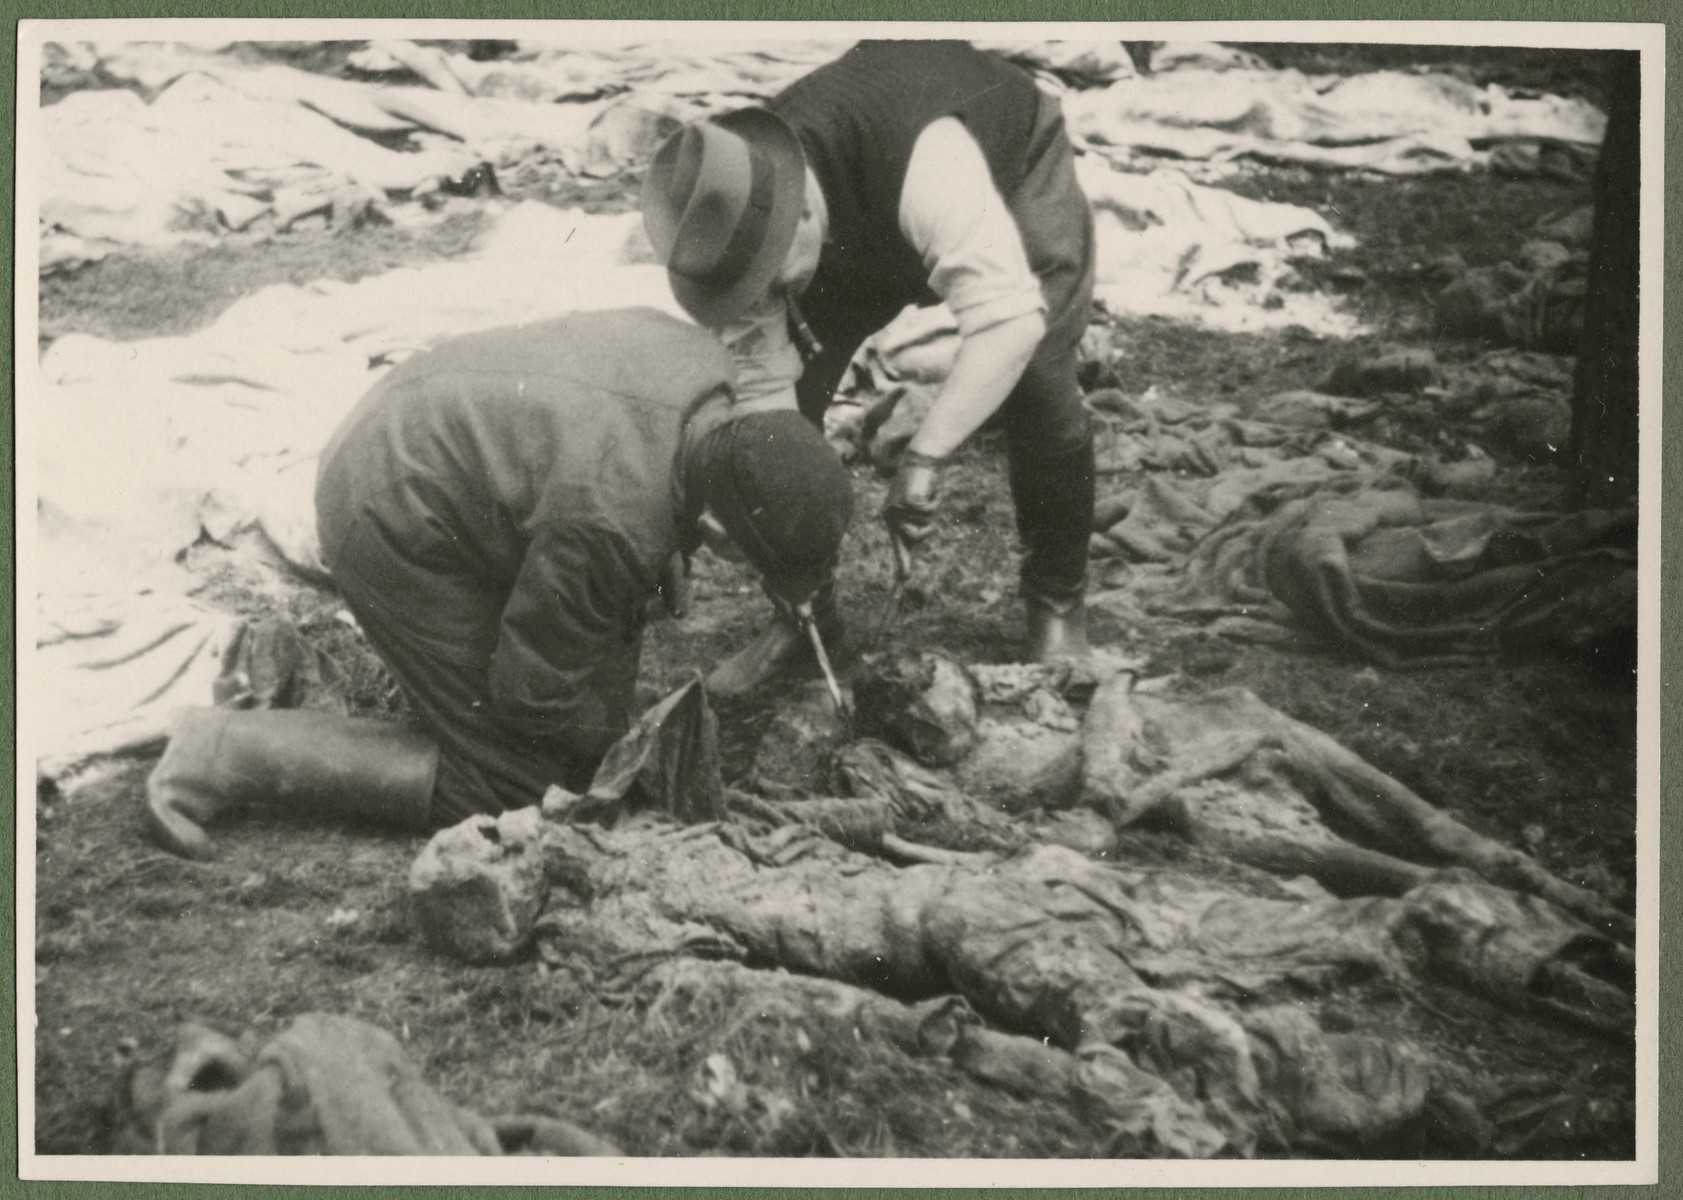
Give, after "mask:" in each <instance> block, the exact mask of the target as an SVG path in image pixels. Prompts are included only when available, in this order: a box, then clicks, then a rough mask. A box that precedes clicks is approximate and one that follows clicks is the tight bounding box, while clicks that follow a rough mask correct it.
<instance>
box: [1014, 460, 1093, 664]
mask: <svg viewBox="0 0 1683 1200" xmlns="http://www.w3.org/2000/svg"><path fill="white" fill-rule="evenodd" d="M1009 465H1010V479H1011V498H1012V500H1013V502H1014V503H1015V505H1016V509H1017V531H1018V534H1019V535H1020V536H1021V537H1022V540H1023V550H1024V554H1023V567H1022V595H1023V601H1024V604H1025V605H1026V606H1027V609H1028V635H1029V637H1028V640H1029V658H1030V660H1031V661H1033V662H1038V663H1050V662H1055V661H1058V660H1060V659H1072V658H1085V657H1086V656H1087V655H1088V654H1089V653H1090V648H1089V647H1088V645H1087V622H1086V611H1085V608H1084V606H1083V597H1084V596H1085V594H1086V591H1087V539H1088V537H1089V536H1090V535H1091V533H1092V530H1093V494H1094V482H1093V480H1094V474H1095V471H1094V461H1093V443H1092V441H1091V440H1088V441H1087V443H1086V444H1085V445H1082V446H1079V447H1077V448H1076V449H1074V450H1070V451H1066V452H1064V453H1061V454H1056V455H1049V456H1046V457H1044V458H1039V457H1031V456H1029V455H1026V454H1020V453H1014V454H1012V455H1011V456H1010V463H1009Z"/></svg>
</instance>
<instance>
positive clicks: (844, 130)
mask: <svg viewBox="0 0 1683 1200" xmlns="http://www.w3.org/2000/svg"><path fill="white" fill-rule="evenodd" d="M643 215H644V222H645V225H646V227H647V229H648V233H649V238H650V241H651V243H652V244H653V246H654V248H655V251H656V253H657V255H659V256H660V257H661V258H662V259H663V261H664V262H665V264H666V267H667V271H668V275H669V278H670V279H671V282H672V288H673V292H674V294H675V295H676V296H677V298H678V300H679V302H680V303H681V304H682V305H683V306H684V307H685V309H686V310H687V311H688V312H689V313H690V314H691V315H692V316H693V317H695V319H696V320H697V321H698V322H700V323H701V324H702V325H704V326H707V327H708V328H710V329H712V330H714V331H715V332H717V333H718V334H719V335H720V337H721V338H722V339H723V340H724V341H725V343H726V344H727V345H728V346H729V347H730V348H731V351H732V353H733V355H734V357H735V360H736V366H737V372H738V392H739V395H740V396H741V397H742V402H743V403H747V404H752V405H755V406H759V407H766V408H778V407H782V408H798V409H799V411H800V412H802V413H803V414H805V415H806V416H807V417H808V418H809V419H810V420H812V421H814V422H820V423H821V421H822V418H823V413H824V410H825V408H826V407H827V406H828V405H829V403H830V401H831V398H832V397H833V395H834V393H835V390H836V388H837V386H838V385H839V384H840V382H841V380H842V377H843V374H844V373H845V371H846V369H847V364H848V363H849V361H850V360H851V359H852V357H853V354H854V353H855V351H856V350H857V349H858V347H859V345H860V343H861V342H862V341H863V340H864V339H865V338H867V337H868V336H870V335H871V334H872V333H874V332H875V331H876V330H878V329H880V328H882V327H883V326H884V325H886V324H887V323H888V322H889V321H890V320H892V319H893V318H894V316H895V315H896V314H898V313H899V311H900V310H901V309H902V308H903V307H904V306H905V305H907V304H909V303H916V304H929V303H934V302H936V301H944V302H945V303H946V305H947V306H948V307H949V308H950V309H951V310H952V312H953V315H954V316H955V317H956V319H957V322H958V329H959V335H960V346H959V350H958V354H957V357H956V359H955V361H954V363H953V367H952V371H951V373H950V374H949V376H948V377H947V380H946V382H945V383H944V384H943V386H942V388H941V392H940V395H939V396H938V397H937V399H936V401H935V403H934V405H933V406H932V408H931V410H930V412H929V414H928V416H927V417H926V418H925V420H924V421H923V423H922V425H921V427H920V428H919V429H918V430H917V432H916V433H915V434H914V435H913V437H912V439H911V441H910V443H909V445H908V448H907V451H906V453H905V455H904V457H903V458H902V460H901V463H900V465H899V468H898V470H897V472H896V474H895V477H894V480H893V483H892V484H891V486H890V489H889V494H888V500H887V503H886V505H885V508H884V512H883V515H884V518H885V519H886V520H887V522H888V525H889V529H890V532H891V534H892V536H893V537H894V538H895V539H896V541H897V542H899V543H900V544H901V545H902V546H905V547H910V546H912V545H915V544H916V543H917V542H919V541H922V540H923V539H924V538H926V537H927V536H928V535H929V534H930V532H931V531H932V529H933V525H934V519H935V516H936V513H937V510H938V507H939V503H940V476H941V469H942V465H943V463H944V462H945V461H946V459H947V458H948V457H949V456H950V455H951V454H952V453H953V452H954V451H955V450H956V449H958V447H959V446H960V445H961V444H962V443H963V442H964V441H965V440H966V439H967V438H969V436H970V435H971V434H972V433H974V432H975V431H976V430H977V429H979V428H980V427H981V426H982V425H983V424H984V423H985V422H986V421H988V420H989V418H991V417H993V416H994V414H995V413H996V412H997V413H999V414H1000V417H1001V419H1002V422H1003V425H1004V429H1005V436H1006V447H1007V462H1008V473H1009V480H1010V488H1011V495H1012V499H1013V502H1014V505H1015V508H1016V515H1017V527H1018V532H1019V534H1020V536H1021V539H1022V542H1023V547H1024V556H1023V561H1022V567H1021V590H1022V595H1023V598H1024V600H1025V603H1026V607H1027V612H1028V626H1029V642H1030V656H1031V657H1032V658H1033V659H1034V660H1036V661H1040V662H1049V661H1053V660H1056V659H1059V658H1066V657H1079V656H1082V655H1084V654H1086V653H1087V643H1086V633H1085V620H1084V615H1083V596H1084V593H1085V590H1086V576H1087V539H1088V535H1089V533H1090V532H1091V529H1092V517H1093V474H1094V467H1093V438H1092V429H1091V425H1090V424H1089V420H1088V415H1087V411H1086V408H1085V405H1084V404H1083V401H1082V396H1081V391H1080V388H1079V386H1078V385H1077V383H1076V378H1075V369H1076V349H1077V346H1078V345H1079V343H1080V339H1081V336H1082V333H1083V332H1084V330H1085V328H1086V323H1087V317H1088V310H1089V308H1090V304H1091V300H1092V286H1093V219H1092V212H1091V209H1090V207H1089V206H1088V203H1087V200H1086V197H1085V196H1084V195H1083V194H1082V192H1081V189H1080V185H1079V184H1078V183H1077V182H1076V178H1075V170H1074V154H1073V150H1072V148H1071V146H1070V144H1069V141H1068V138H1067V137H1066V136H1065V133H1064V128H1063V117H1062V112H1061V109H1060V108H1059V105H1058V103H1057V101H1056V100H1055V99H1054V98H1052V97H1051V96H1048V95H1045V94H1043V93H1042V92H1041V91H1040V90H1039V89H1038V88H1037V87H1036V86H1035V85H1034V82H1033V80H1031V79H1030V78H1029V76H1028V75H1027V74H1025V73H1024V72H1022V71H1021V70H1019V69H1018V68H1016V67H1014V66H1012V65H1010V64H1008V63H1006V62H1004V61H1003V60H1001V59H998V58H995V57H993V56H991V55H988V54H985V53H982V52H980V51H978V50H975V49H974V48H972V47H971V46H970V45H968V44H967V43H963V42H930V41H898V42H861V43H860V44H858V45H857V46H855V47H854V48H853V49H851V50H850V51H848V53H847V54H845V55H843V56H842V57H841V58H840V59H838V60H836V61H835V62H832V63H830V64H827V65H826V66H823V67H820V68H819V69H818V70H816V71H814V72H813V73H811V74H810V75H807V76H806V77H804V78H802V79H800V80H798V81H796V82H795V83H794V84H792V85H791V86H790V87H789V88H787V89H786V90H785V91H784V92H782V93H781V94H780V95H778V96H776V97H774V98H773V99H772V100H771V101H770V102H769V103H768V104H767V105H766V106H765V107H764V108H755V109H746V110H743V111H740V112H735V113H729V114H726V115H724V116H721V117H717V118H714V119H712V120H709V121H705V122H698V123H696V124H692V125H690V126H687V127H686V128H684V129H682V130H680V131H679V132H678V133H676V134H674V135H673V136H672V137H671V138H670V139H668V141H667V142H666V143H665V144H664V145H663V146H662V147H661V148H660V150H659V151H658V152H657V154H656V156H655V159H654V161H653V163H652V164H651V165H650V168H649V172H648V175H647V176H646V178H645V182H644V189H643ZM796 296H799V298H800V300H799V306H798V307H796V305H795V297H796ZM831 595H832V592H831V591H830V590H826V592H823V593H821V594H820V601H821V603H820V604H819V605H818V606H817V607H818V608H819V610H820V617H821V619H822V618H823V617H824V616H825V615H826V614H825V611H824V610H825V608H826V607H829V608H831V609H832V610H833V600H832V602H831V603H830V605H828V606H826V605H825V604H823V603H822V601H824V600H825V599H827V598H829V597H830V596H831ZM832 624H833V619H832ZM831 633H832V636H833V635H834V630H833V629H832V631H831ZM799 647H800V643H799V640H798V637H797V633H796V631H795V630H793V629H792V628H790V627H789V626H788V625H787V623H778V622H774V623H773V625H772V627H771V628H769V629H768V630H767V631H766V632H765V633H764V634H762V636H761V637H760V638H759V639H757V640H756V642H755V643H754V644H753V645H751V646H749V647H748V648H747V649H746V650H744V651H743V652H742V653H741V654H740V655H738V656H737V657H736V658H735V659H733V660H731V661H729V662H727V663H726V664H724V665H723V666H722V667H721V668H720V669H719V670H717V671H715V672H714V674H713V676H711V677H710V678H709V680H708V685H709V687H710V688H711V689H712V690H714V691H715V692H720V693H729V692H733V691H740V690H746V689H747V688H748V687H751V686H753V685H754V684H755V683H758V682H759V681H760V680H761V679H763V678H765V677H766V676H767V675H768V674H769V673H770V672H771V671H773V670H775V669H777V668H778V666H779V665H780V664H781V663H783V662H784V661H786V660H787V659H788V658H789V656H791V655H793V654H795V653H798V651H799Z"/></svg>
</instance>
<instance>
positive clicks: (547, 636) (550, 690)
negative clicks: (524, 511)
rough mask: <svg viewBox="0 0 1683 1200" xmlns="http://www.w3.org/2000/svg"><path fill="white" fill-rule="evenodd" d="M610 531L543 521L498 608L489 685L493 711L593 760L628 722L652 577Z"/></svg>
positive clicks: (527, 733) (522, 731)
mask: <svg viewBox="0 0 1683 1200" xmlns="http://www.w3.org/2000/svg"><path fill="white" fill-rule="evenodd" d="M645 574H646V573H645V572H644V571H643V569H642V568H641V566H640V565H639V564H638V563H637V561H636V559H635V557H634V556H633V555H632V553H631V550H630V547H629V546H627V545H626V543H625V542H624V541H623V540H622V539H621V538H620V537H618V536H617V535H615V534H613V533H610V532H608V531H607V530H605V529H602V528H600V527H597V526H592V525H584V524H575V523H565V522H564V523H558V524H552V525H549V526H546V527H545V528H544V530H543V531H542V532H541V533H540V534H539V535H538V537H537V538H535V539H534V540H533V542H532V544H531V546H530V548H529V549H528V551H527V553H526V558H525V561H524V562H523V563H522V565H521V568H520V573H519V575H518V576H517V577H516V579H515V582H514V590H513V593H512V594H511V595H510V596H509V600H508V604H507V606H506V607H505V608H504V609H503V618H502V630H501V634H500V636H499V637H498V640H497V646H496V649H495V650H494V651H493V652H492V655H491V663H490V678H489V681H488V682H489V686H490V693H491V701H492V703H493V704H494V705H495V706H496V709H497V715H498V717H499V718H500V719H501V720H502V721H503V722H505V723H506V724H507V725H508V726H509V727H510V728H511V730H512V731H513V732H515V733H517V734H518V735H520V736H522V737H527V738H531V739H533V740H534V741H535V742H537V743H539V744H545V743H547V744H549V745H559V746H560V747H561V749H562V750H564V751H566V752H568V753H570V754H575V755H578V756H580V757H585V758H599V757H600V756H601V755H602V754H603V753H604V752H605V751H606V750H607V749H608V747H609V746H611V745H613V743H614V742H615V741H616V740H617V739H618V738H619V737H620V736H621V735H622V734H624V733H625V731H626V730H627V729H628V728H629V727H630V722H631V705H632V697H633V693H634V690H635V687H636V682H637V661H638V656H639V652H640V650H641V648H642V633H643V620H644V617H643V612H644V605H645V603H646V602H647V600H648V598H649V596H650V595H651V594H653V591H654V587H655V580H654V579H652V578H645V577H644V576H645Z"/></svg>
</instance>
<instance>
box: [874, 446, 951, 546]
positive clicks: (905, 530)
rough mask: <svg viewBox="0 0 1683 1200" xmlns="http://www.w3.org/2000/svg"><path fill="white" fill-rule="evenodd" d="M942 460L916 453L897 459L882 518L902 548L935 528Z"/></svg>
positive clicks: (921, 539) (915, 541)
mask: <svg viewBox="0 0 1683 1200" xmlns="http://www.w3.org/2000/svg"><path fill="white" fill-rule="evenodd" d="M941 465H942V464H941V460H940V459H938V458H931V457H930V456H929V455H927V454H919V453H918V452H917V451H916V450H907V451H906V452H905V453H904V454H903V455H901V457H900V468H899V470H897V471H895V473H894V482H893V483H891V484H889V485H888V499H887V500H886V501H885V502H884V503H883V506H882V519H883V520H884V521H886V522H887V523H888V532H889V535H890V536H891V537H893V538H894V540H895V541H896V542H897V543H899V544H900V545H902V546H915V545H917V544H918V543H919V542H921V541H923V540H924V539H925V538H927V537H928V536H929V535H930V534H931V533H932V532H934V529H935V513H936V512H937V511H938V510H939V509H940V507H941Z"/></svg>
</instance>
